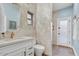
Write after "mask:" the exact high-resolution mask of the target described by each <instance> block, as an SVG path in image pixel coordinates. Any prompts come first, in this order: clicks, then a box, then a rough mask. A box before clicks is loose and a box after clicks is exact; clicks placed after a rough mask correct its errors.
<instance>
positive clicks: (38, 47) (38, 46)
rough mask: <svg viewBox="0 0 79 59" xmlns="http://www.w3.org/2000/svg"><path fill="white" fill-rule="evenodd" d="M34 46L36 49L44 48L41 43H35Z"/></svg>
mask: <svg viewBox="0 0 79 59" xmlns="http://www.w3.org/2000/svg"><path fill="white" fill-rule="evenodd" d="M34 47H35V48H37V49H45V48H44V47H43V46H42V45H35V46H34Z"/></svg>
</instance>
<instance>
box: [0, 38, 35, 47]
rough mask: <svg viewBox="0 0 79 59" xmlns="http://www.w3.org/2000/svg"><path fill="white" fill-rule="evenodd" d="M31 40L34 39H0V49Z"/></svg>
mask: <svg viewBox="0 0 79 59" xmlns="http://www.w3.org/2000/svg"><path fill="white" fill-rule="evenodd" d="M33 39H34V38H33V37H17V38H14V39H11V38H5V39H0V47H3V46H6V45H10V44H14V43H18V42H22V41H26V40H33Z"/></svg>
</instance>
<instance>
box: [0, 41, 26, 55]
mask: <svg viewBox="0 0 79 59" xmlns="http://www.w3.org/2000/svg"><path fill="white" fill-rule="evenodd" d="M25 44H26V42H21V43H16V44H12V45H8V46H5V47H1V48H0V55H5V54H7V53H10V52H13V51H16V50H18V49H21V48H24V47H26V45H25Z"/></svg>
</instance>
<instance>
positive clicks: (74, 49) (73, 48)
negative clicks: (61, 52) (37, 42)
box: [54, 44, 78, 56]
mask: <svg viewBox="0 0 79 59" xmlns="http://www.w3.org/2000/svg"><path fill="white" fill-rule="evenodd" d="M54 45H57V46H64V47H69V48H71V49H72V50H73V52H74V54H75V56H78V55H77V52H76V50H75V48H74V47H73V46H69V45H60V44H54Z"/></svg>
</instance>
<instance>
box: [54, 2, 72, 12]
mask: <svg viewBox="0 0 79 59" xmlns="http://www.w3.org/2000/svg"><path fill="white" fill-rule="evenodd" d="M69 6H72V3H54V5H53V7H54V9H53V11H58V10H60V9H63V8H66V7H69Z"/></svg>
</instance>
